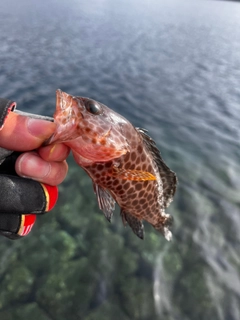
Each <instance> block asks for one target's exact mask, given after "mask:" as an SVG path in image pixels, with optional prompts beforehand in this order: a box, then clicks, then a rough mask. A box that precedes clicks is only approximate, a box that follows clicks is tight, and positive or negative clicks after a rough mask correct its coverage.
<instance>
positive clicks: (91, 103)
mask: <svg viewBox="0 0 240 320" xmlns="http://www.w3.org/2000/svg"><path fill="white" fill-rule="evenodd" d="M56 95H57V101H56V111H55V113H54V122H55V123H56V125H57V128H56V131H55V133H54V134H53V135H52V137H51V138H50V140H49V141H48V144H52V143H60V142H64V143H65V144H67V145H68V146H70V148H71V149H72V151H73V152H74V157H75V158H76V157H77V156H79V157H80V158H84V159H86V160H89V161H108V160H112V159H115V158H118V157H120V156H122V155H124V154H126V153H127V152H128V151H130V149H129V142H128V141H127V139H126V136H125V134H124V133H125V129H126V128H129V126H132V125H131V124H130V123H129V122H128V121H127V120H126V119H125V118H123V117H122V116H121V115H119V114H117V113H116V112H114V111H113V110H111V109H109V108H108V107H106V106H105V105H104V104H102V103H100V102H97V101H95V100H93V99H89V98H85V97H74V96H72V95H70V94H67V93H65V92H63V91H61V90H60V89H58V90H57V91H56ZM132 128H133V127H132ZM80 158H79V159H80Z"/></svg>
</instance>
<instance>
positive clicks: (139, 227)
mask: <svg viewBox="0 0 240 320" xmlns="http://www.w3.org/2000/svg"><path fill="white" fill-rule="evenodd" d="M121 216H122V220H123V224H124V226H126V224H127V223H128V224H129V226H130V227H131V228H132V231H133V232H134V233H135V234H136V235H137V236H138V237H139V238H140V239H144V226H143V224H142V221H141V220H138V219H137V218H135V217H134V216H132V215H131V214H130V213H127V212H124V211H123V210H122V211H121Z"/></svg>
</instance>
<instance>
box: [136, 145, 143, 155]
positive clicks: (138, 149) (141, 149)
mask: <svg viewBox="0 0 240 320" xmlns="http://www.w3.org/2000/svg"><path fill="white" fill-rule="evenodd" d="M137 151H138V152H139V153H141V152H142V151H143V147H142V146H141V145H139V146H138V147H137Z"/></svg>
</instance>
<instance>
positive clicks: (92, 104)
mask: <svg viewBox="0 0 240 320" xmlns="http://www.w3.org/2000/svg"><path fill="white" fill-rule="evenodd" d="M85 107H86V109H87V111H88V112H90V113H92V114H94V115H98V114H100V113H102V108H101V106H100V105H99V104H98V103H97V102H96V101H94V100H88V101H87V102H86V103H85Z"/></svg>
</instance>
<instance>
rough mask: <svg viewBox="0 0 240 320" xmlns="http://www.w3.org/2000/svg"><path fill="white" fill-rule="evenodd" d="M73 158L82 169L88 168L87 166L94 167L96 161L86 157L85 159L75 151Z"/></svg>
mask: <svg viewBox="0 0 240 320" xmlns="http://www.w3.org/2000/svg"><path fill="white" fill-rule="evenodd" d="M73 157H74V159H75V161H76V162H77V163H78V164H79V165H80V166H81V167H86V166H90V165H92V164H93V163H94V162H95V161H93V160H90V159H87V158H85V157H83V156H82V155H80V154H79V153H77V152H74V151H73Z"/></svg>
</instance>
